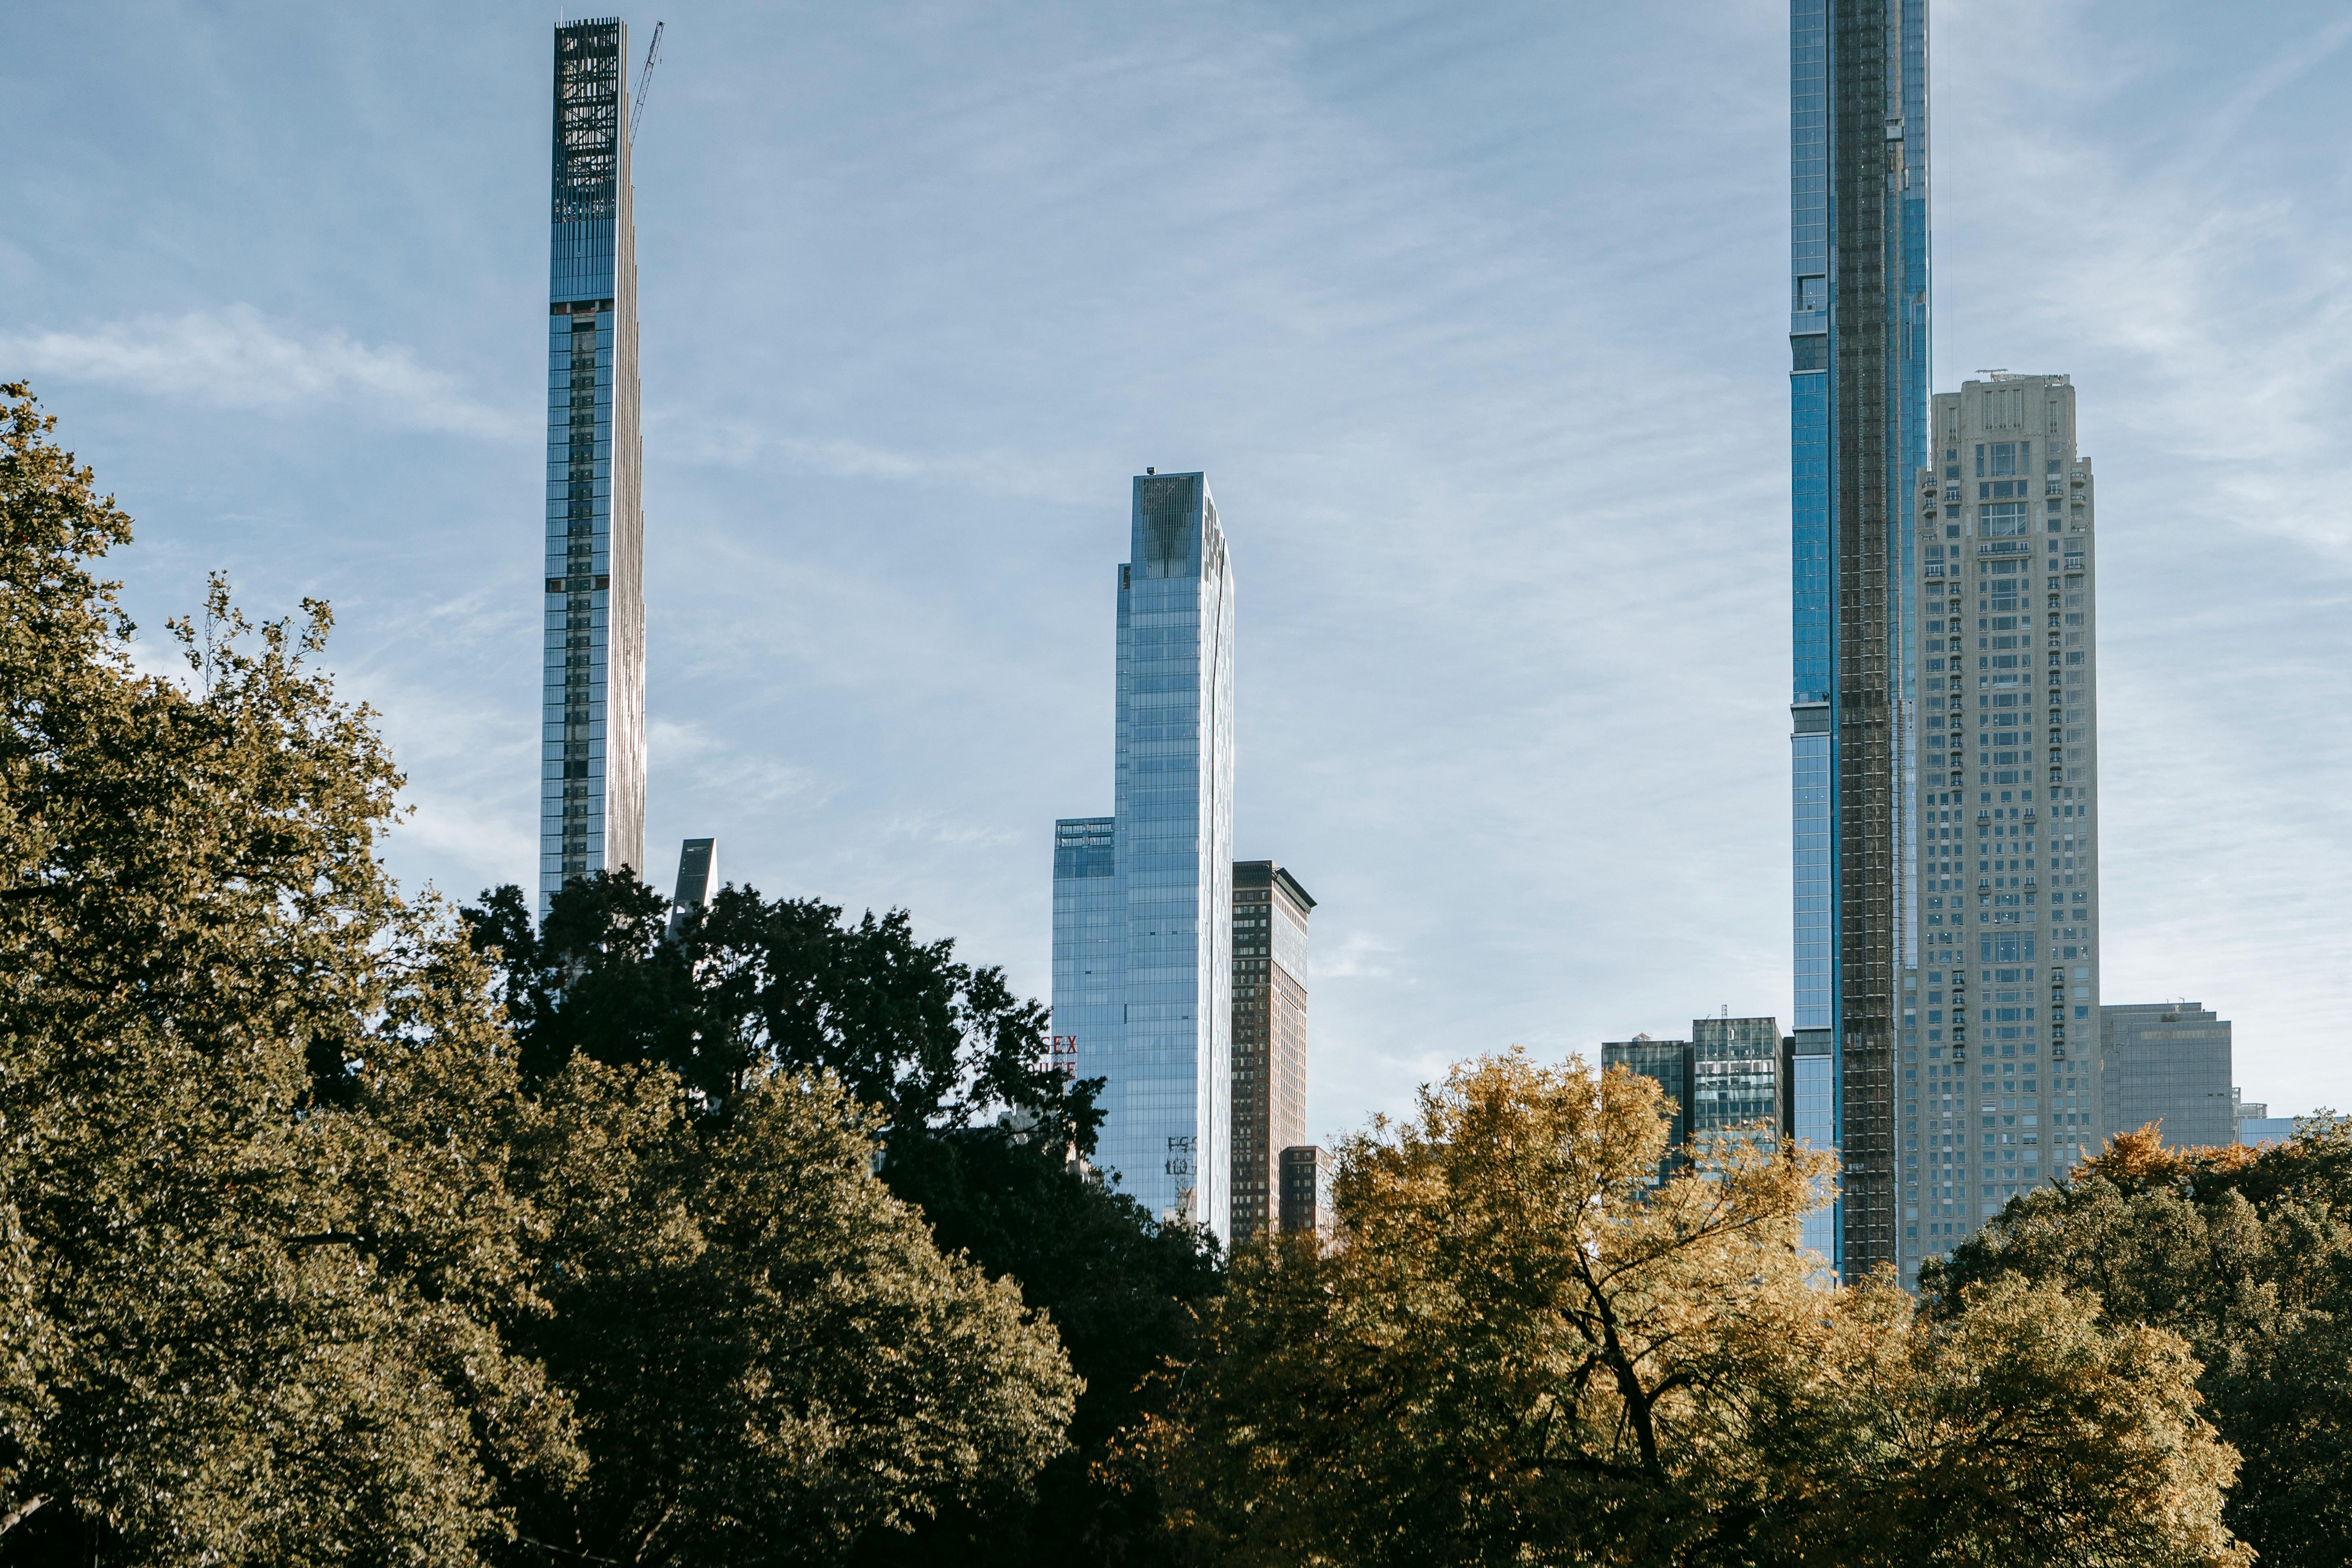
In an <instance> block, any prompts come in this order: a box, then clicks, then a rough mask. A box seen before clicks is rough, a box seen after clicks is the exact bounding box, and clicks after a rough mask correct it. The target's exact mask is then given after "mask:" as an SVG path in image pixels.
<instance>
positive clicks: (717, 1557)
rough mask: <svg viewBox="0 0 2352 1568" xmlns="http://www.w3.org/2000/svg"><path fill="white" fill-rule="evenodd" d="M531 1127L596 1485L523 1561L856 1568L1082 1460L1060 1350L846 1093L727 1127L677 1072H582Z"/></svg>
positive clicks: (559, 1306) (558, 1342)
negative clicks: (898, 1169)
mask: <svg viewBox="0 0 2352 1568" xmlns="http://www.w3.org/2000/svg"><path fill="white" fill-rule="evenodd" d="M534 1115H535V1127H534V1130H533V1136H532V1138H531V1140H530V1154H529V1156H528V1159H527V1161H526V1162H525V1163H526V1164H527V1166H528V1168H529V1171H530V1174H529V1176H528V1177H527V1183H528V1185H529V1188H530V1193H531V1195H532V1197H533V1200H534V1201H535V1203H536V1204H537V1205H538V1206H539V1207H540V1209H541V1212H542V1213H543V1214H545V1215H547V1218H548V1222H549V1226H550V1237H549V1242H548V1247H547V1251H546V1258H547V1261H548V1266H549V1272H550V1275H551V1279H550V1283H549V1285H548V1294H549V1299H550V1300H551V1305H552V1307H553V1310H552V1312H551V1315H550V1316H549V1317H548V1318H547V1319H545V1320H544V1321H540V1322H537V1323H535V1324H533V1325H530V1327H529V1328H528V1329H527V1330H526V1331H525V1332H524V1333H523V1335H522V1342H523V1343H524V1344H525V1345H526V1346H528V1348H530V1350H531V1351H532V1352H535V1353H537V1354H538V1355H540V1356H541V1357H543V1358H544V1359H545V1361H546V1363H547V1365H548V1367H549V1368H550V1370H551V1373H553V1374H554V1376H555V1377H556V1378H557V1379H558V1380H559V1381H560V1382H561V1383H562V1384H563V1386H564V1387H566V1388H567V1389H569V1390H571V1391H572V1396H573V1398H574V1400H575V1403H576V1408H577V1411H578V1419H579V1425H580V1437H581V1443H582V1445H583V1447H584V1448H585V1449H586V1450H587V1453H588V1455H589V1466H588V1473H587V1479H586V1481H585V1483H584V1484H583V1485H580V1486H576V1487H573V1488H571V1489H568V1490H567V1489H554V1488H547V1489H541V1490H540V1491H538V1492H537V1493H535V1494H532V1495H530V1496H528V1497H527V1498H526V1500H525V1502H524V1505H523V1508H522V1510H521V1512H522V1523H521V1530H520V1534H521V1544H522V1548H523V1551H522V1552H521V1556H520V1560H522V1561H549V1562H570V1561H576V1560H578V1558H579V1557H580V1556H582V1555H604V1556H607V1557H610V1558H612V1559H614V1560H616V1561H621V1562H627V1563H694V1564H719V1563H746V1564H748V1563H833V1562H838V1561H841V1560H842V1559H843V1557H844V1555H845V1553H846V1552H848V1551H849V1550H850V1548H851V1547H852V1546H853V1545H854V1544H855V1543H856V1542H857V1541H858V1540H859V1539H860V1538H861V1536H865V1535H867V1534H872V1533H877V1532H878V1533H882V1534H889V1533H893V1532H901V1531H908V1530H911V1529H914V1528H916V1527H917V1526H919V1525H920V1524H921V1523H923V1522H924V1521H927V1520H929V1519H931V1518H934V1517H936V1516H938V1515H940V1514H941V1513H959V1514H968V1513H986V1512H989V1511H992V1510H995V1509H999V1508H1003V1507H1006V1506H1012V1505H1015V1504H1017V1503H1019V1502H1020V1501H1022V1500H1025V1498H1026V1497H1027V1496H1028V1495H1029V1483H1030V1480H1031V1479H1032V1478H1033V1477H1034V1475H1035V1474H1036V1472H1037V1471H1038V1469H1039V1468H1041V1467H1042V1466H1043V1465H1044V1464H1045V1462H1046V1460H1047V1459H1049V1458H1052V1457H1053V1456H1055V1454H1057V1453H1058V1452H1060V1451H1061V1450H1062V1448H1063V1447H1064V1439H1063V1436H1062V1435H1063V1432H1064V1429H1065V1428H1066V1426H1067V1425H1068V1422H1069V1418H1070V1415H1071V1410H1072V1407H1073V1405H1074V1403H1075V1401H1076V1394H1077V1392H1078V1389H1079V1387H1080V1386H1081V1385H1080V1384H1079V1383H1078V1381H1077V1380H1076V1378H1075V1377H1074V1376H1072V1374H1071V1373H1070V1370H1069V1364H1068V1362H1067V1359H1066V1357H1065V1356H1064V1355H1063V1353H1062V1351H1061V1348H1060V1345H1059V1343H1058V1342H1057V1339H1056V1336H1055V1332H1054V1331H1053V1329H1052V1328H1051V1327H1050V1326H1049V1325H1047V1324H1045V1322H1043V1321H1040V1320H1039V1319H1037V1318H1036V1317H1034V1315H1033V1314H1031V1313H1029V1312H1028V1311H1027V1310H1025V1309H1024V1306H1023V1303H1022V1300H1021V1298H1020V1294H1019V1292H1018V1291H1017V1290H1016V1289H1014V1288H1013V1286H1012V1285H1011V1284H1009V1283H1005V1282H1001V1281H1000V1282H994V1283H992V1282H991V1281H989V1280H988V1279H986V1278H985V1276H984V1275H983V1274H982V1272H981V1271H980V1270H979V1269H978V1268H975V1267H974V1266H973V1265H972V1264H971V1263H970V1262H969V1261H966V1260H964V1259H961V1258H952V1257H945V1256H942V1255H941V1253H940V1249H939V1248H938V1247H935V1246H934V1245H933V1244H932V1242H931V1238H930V1236H929V1229H928V1227H927V1226H925V1224H924V1222H923V1219H922V1216H921V1215H919V1213H917V1212H916V1211H915V1210H913V1209H912V1208H910V1207H909V1206H908V1205H906V1204H904V1203H902V1202H900V1201H899V1200H898V1198H896V1197H894V1196H892V1195H891V1194H890V1192H889V1190H888V1189H887V1187H886V1186H884V1185H883V1184H882V1183H880V1182H879V1181H877V1180H876V1179H874V1176H873V1173H872V1172H873V1163H874V1155H875V1148H874V1144H873V1142H872V1139H871V1134H872V1131H873V1127H874V1121H875V1118H874V1114H873V1113H872V1112H871V1111H870V1110H866V1109H865V1108H862V1107H860V1106H859V1105H857V1104H856V1101H854V1100H852V1099H851V1098H850V1097H849V1096H848V1094H847V1093H846V1092H845V1090H844V1089H842V1088H841V1086H840V1085H839V1084H838V1083H837V1082H835V1080H832V1079H819V1080H803V1079H794V1078H791V1077H788V1076H784V1075H781V1074H761V1075H758V1076H753V1077H750V1078H747V1079H745V1080H743V1081H742V1083H741V1084H740V1087H739V1089H738V1090H737V1092H736V1094H735V1096H734V1099H733V1101H732V1105H731V1108H730V1114H729V1115H728V1117H727V1118H726V1119H725V1120H724V1121H723V1122H716V1121H711V1120H709V1119H708V1118H705V1117H701V1116H699V1115H698V1114H697V1113H696V1110H695V1107H694V1105H693V1104H692V1102H691V1100H689V1097H688V1095H687V1093H686V1092H685V1091H684V1089H682V1087H681V1086H680V1085H679V1083H678V1081H677V1079H676V1078H675V1077H674V1076H673V1075H672V1074H670V1073H668V1072H667V1071H666V1070H663V1069H661V1068H654V1067H648V1066H631V1067H618V1068H614V1067H606V1066H604V1064H602V1063H598V1062H594V1061H592V1060H589V1059H587V1058H579V1059H577V1060H575V1061H574V1062H573V1063H572V1064H571V1065H570V1066H568V1067H566V1068H564V1069H563V1070H562V1071H561V1072H559V1073H558V1074H556V1075H555V1076H554V1077H553V1078H552V1079H550V1080H549V1081H548V1083H547V1084H546V1086H545V1089H544V1090H543V1092H542V1093H541V1096H540V1097H539V1100H538V1102H537V1104H536V1106H535V1108H534Z"/></svg>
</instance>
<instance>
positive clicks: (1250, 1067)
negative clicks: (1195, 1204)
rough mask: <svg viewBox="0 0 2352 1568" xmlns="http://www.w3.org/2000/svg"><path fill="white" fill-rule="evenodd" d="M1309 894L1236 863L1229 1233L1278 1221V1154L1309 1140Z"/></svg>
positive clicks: (1284, 876)
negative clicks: (1231, 1187)
mask: <svg viewBox="0 0 2352 1568" xmlns="http://www.w3.org/2000/svg"><path fill="white" fill-rule="evenodd" d="M1314 907H1315V900H1314V899H1313V898H1311V897H1309V896H1308V894H1307V889H1305V888H1303V887H1301V886H1299V884H1298V879H1297V878H1296V877H1293V876H1292V875H1291V874H1290V873H1289V872H1287V871H1286V870H1284V869H1283V868H1281V867H1279V866H1277V865H1276V864H1275V863H1274V862H1273V861H1271V860H1241V861H1236V862H1235V863H1234V913H1233V921H1234V1110H1233V1118H1234V1119H1233V1141H1234V1176H1233V1228H1232V1235H1231V1239H1232V1240H1234V1242H1236V1243H1238V1242H1241V1241H1244V1240H1245V1239H1247V1238H1248V1237H1252V1236H1255V1235H1256V1234H1257V1233H1258V1232H1259V1231H1261V1230H1272V1229H1275V1228H1276V1227H1277V1226H1279V1225H1280V1224H1281V1221H1282V1154H1283V1151H1284V1150H1286V1149H1288V1148H1292V1147H1294V1146H1297V1145H1303V1144H1305V1143H1306V1142H1307V912H1308V911H1309V910H1312V909H1314Z"/></svg>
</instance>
